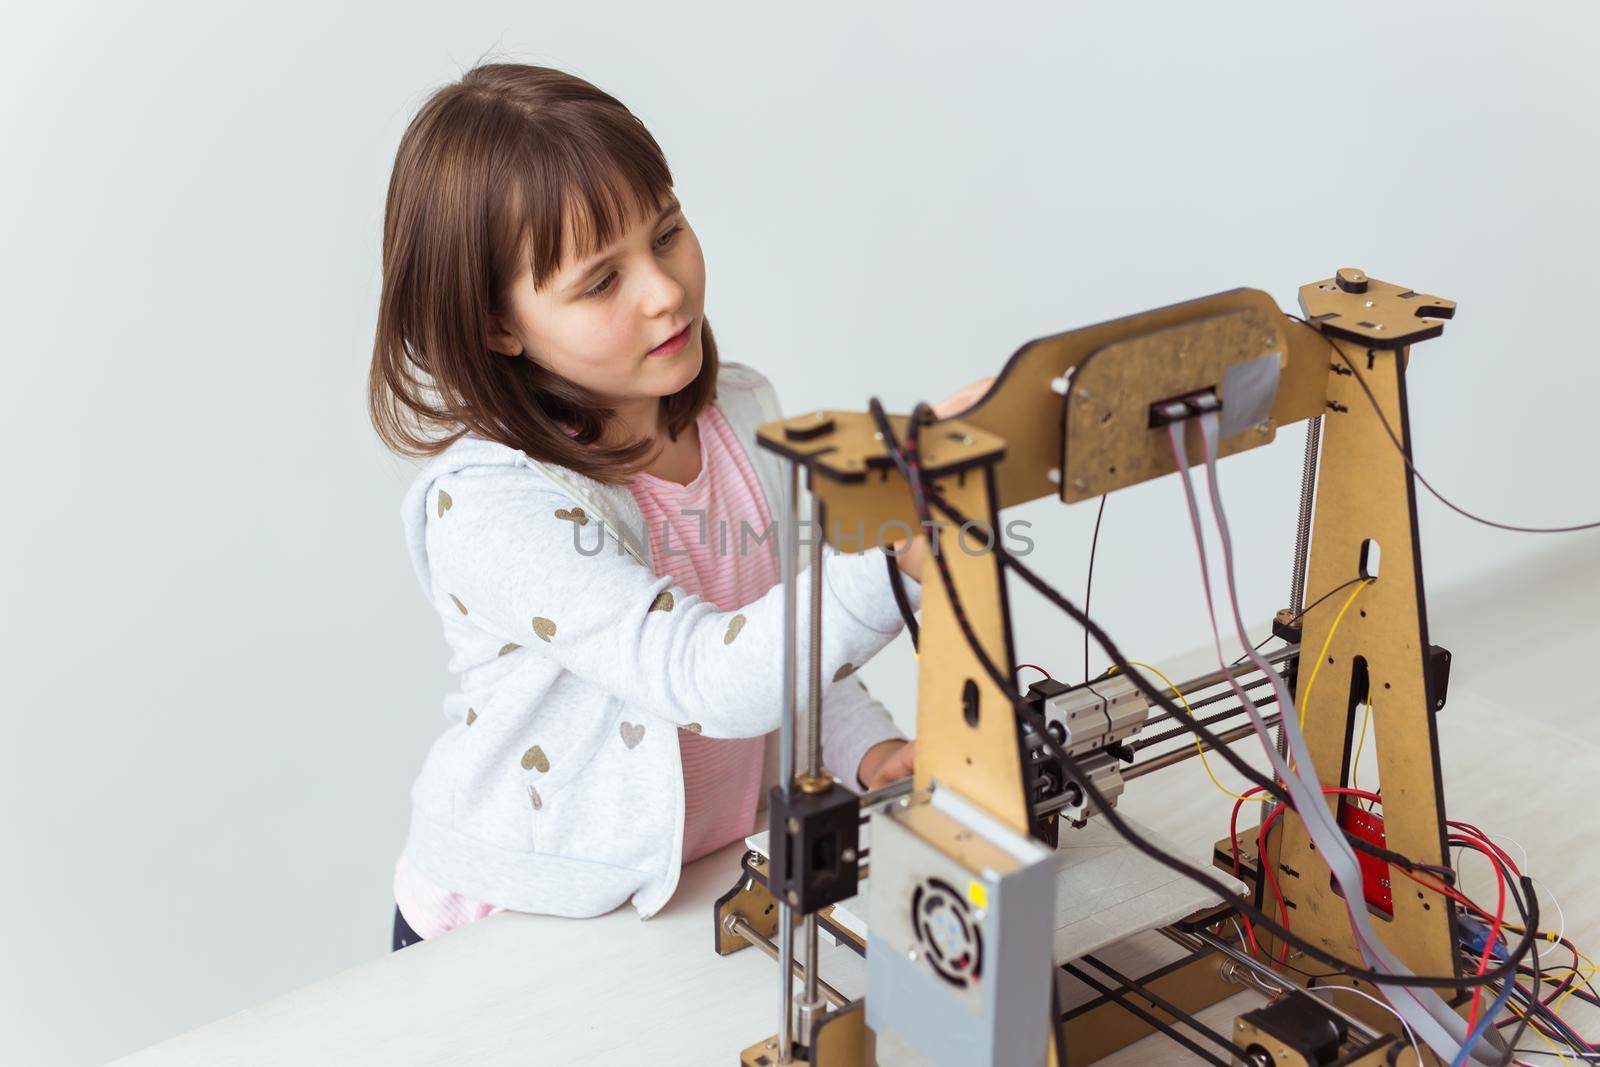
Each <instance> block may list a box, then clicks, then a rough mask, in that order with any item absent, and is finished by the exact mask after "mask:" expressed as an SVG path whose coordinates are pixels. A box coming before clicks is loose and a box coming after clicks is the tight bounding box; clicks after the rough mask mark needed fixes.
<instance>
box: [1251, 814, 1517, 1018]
mask: <svg viewBox="0 0 1600 1067" xmlns="http://www.w3.org/2000/svg"><path fill="white" fill-rule="evenodd" d="M1262 791H1263V790H1262V787H1260V786H1254V787H1252V788H1250V789H1247V790H1245V791H1244V793H1243V794H1241V797H1242V798H1248V797H1250V796H1251V795H1252V794H1255V793H1260V792H1262ZM1322 792H1323V794H1324V795H1332V796H1351V797H1357V798H1359V799H1362V800H1367V801H1370V802H1372V803H1374V804H1378V805H1381V804H1382V803H1383V798H1382V797H1381V796H1379V795H1378V794H1376V793H1369V792H1367V791H1366V790H1364V789H1341V788H1337V787H1334V786H1323V787H1322ZM1244 803H1245V801H1244V799H1240V800H1236V801H1234V804H1233V813H1232V815H1231V816H1230V817H1229V820H1228V841H1229V843H1230V845H1231V846H1232V849H1233V873H1234V876H1235V877H1237V876H1238V875H1239V830H1238V825H1239V809H1240V808H1242V807H1244ZM1284 810H1285V808H1284V806H1283V805H1281V804H1280V805H1279V806H1278V807H1277V808H1274V809H1273V811H1272V814H1270V815H1268V816H1267V818H1266V819H1265V820H1264V821H1263V822H1262V824H1261V827H1260V829H1259V830H1258V831H1257V832H1256V848H1257V851H1258V853H1259V855H1258V858H1257V862H1258V865H1259V866H1260V868H1261V871H1262V873H1263V874H1264V875H1265V876H1266V880H1267V885H1268V886H1270V887H1271V888H1272V892H1273V895H1274V896H1276V897H1277V899H1278V912H1279V915H1280V916H1281V917H1282V919H1283V927H1284V929H1285V930H1287V929H1288V928H1289V909H1288V905H1287V904H1286V902H1285V901H1284V898H1283V893H1282V891H1281V890H1280V889H1279V887H1278V880H1277V878H1276V877H1275V876H1274V875H1273V873H1272V869H1271V866H1270V865H1269V864H1268V863H1267V862H1266V852H1267V850H1266V834H1267V831H1268V830H1270V829H1271V827H1272V824H1273V823H1274V822H1275V821H1277V818H1278V816H1279V815H1281V814H1283V812H1284ZM1449 825H1450V826H1452V827H1455V828H1456V829H1458V830H1460V831H1462V832H1463V833H1465V834H1471V835H1473V837H1475V838H1477V840H1472V839H1469V838H1466V837H1462V838H1457V839H1452V841H1453V842H1455V843H1459V844H1462V845H1465V846H1467V847H1469V848H1474V849H1477V850H1478V851H1479V852H1482V853H1484V854H1485V855H1487V856H1489V858H1490V860H1491V862H1492V863H1493V864H1494V869H1495V873H1496V875H1498V877H1499V884H1498V890H1499V904H1498V907H1497V909H1496V914H1494V915H1490V914H1489V913H1488V912H1486V911H1484V910H1483V908H1481V907H1479V906H1478V905H1477V904H1476V903H1474V902H1473V901H1472V900H1470V899H1468V898H1467V897H1466V896H1465V895H1464V894H1462V893H1461V892H1459V891H1458V890H1456V889H1455V888H1453V887H1452V886H1448V885H1445V884H1444V883H1442V882H1439V881H1437V880H1436V879H1433V878H1429V877H1426V876H1424V875H1421V874H1418V873H1417V872H1415V871H1408V870H1406V869H1405V868H1400V873H1401V874H1404V875H1405V876H1406V877H1407V878H1410V879H1411V880H1412V881H1414V882H1416V883H1417V884H1418V885H1421V886H1424V887H1426V888H1428V889H1432V890H1433V891H1434V892H1436V893H1439V894H1441V895H1443V896H1445V897H1447V898H1449V899H1451V900H1453V901H1455V902H1457V903H1459V904H1461V905H1463V906H1465V907H1468V908H1471V909H1472V910H1473V911H1475V912H1477V913H1478V914H1479V915H1481V916H1482V917H1483V918H1485V919H1487V920H1489V921H1490V923H1491V924H1492V926H1491V931H1490V935H1489V940H1488V942H1487V943H1486V944H1485V946H1484V956H1483V959H1482V960H1481V961H1480V963H1479V966H1478V973H1479V974H1483V973H1484V971H1485V970H1487V968H1488V961H1489V954H1490V953H1491V952H1492V950H1493V948H1494V945H1495V943H1496V942H1497V941H1498V940H1499V936H1500V930H1501V927H1502V925H1503V924H1504V920H1505V903H1506V900H1505V896H1506V874H1505V869H1504V868H1503V867H1502V866H1501V864H1502V863H1503V864H1504V865H1505V867H1506V868H1510V869H1511V870H1512V871H1513V872H1517V866H1516V864H1515V863H1513V862H1511V858H1510V857H1509V856H1507V855H1505V853H1504V850H1502V849H1500V848H1499V847H1497V846H1496V845H1495V844H1494V843H1493V842H1492V841H1490V840H1489V839H1488V837H1487V835H1485V834H1484V833H1483V831H1482V830H1479V829H1478V828H1477V827H1475V826H1473V825H1472V824H1470V823H1464V822H1454V821H1452V822H1450V823H1449ZM1517 873H1520V872H1517ZM1346 903H1347V904H1348V901H1347V902H1346ZM1245 930H1246V932H1247V934H1248V936H1249V939H1250V947H1251V951H1252V954H1253V955H1254V954H1256V953H1257V952H1258V950H1257V946H1256V941H1255V930H1254V928H1253V927H1252V926H1251V924H1250V921H1249V919H1248V918H1246V919H1245ZM1288 957H1289V946H1288V944H1287V943H1285V944H1284V946H1283V952H1282V954H1281V955H1280V956H1279V959H1278V962H1279V964H1280V965H1282V964H1284V963H1287V962H1288ZM1482 991H1483V987H1482V986H1477V987H1475V988H1474V989H1473V1010H1474V1016H1475V1015H1476V1009H1477V1004H1478V1001H1479V999H1480V997H1481V995H1482ZM1468 1025H1469V1026H1470V1025H1471V1023H1469V1024H1468Z"/></svg>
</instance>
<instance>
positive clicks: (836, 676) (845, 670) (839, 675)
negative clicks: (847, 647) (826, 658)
mask: <svg viewBox="0 0 1600 1067" xmlns="http://www.w3.org/2000/svg"><path fill="white" fill-rule="evenodd" d="M855 672H856V665H855V664H854V663H846V664H845V665H844V666H843V667H840V668H839V669H838V670H836V671H834V672H833V680H834V681H836V682H840V681H843V680H844V679H846V678H848V677H850V676H851V675H852V674H854V673H855Z"/></svg>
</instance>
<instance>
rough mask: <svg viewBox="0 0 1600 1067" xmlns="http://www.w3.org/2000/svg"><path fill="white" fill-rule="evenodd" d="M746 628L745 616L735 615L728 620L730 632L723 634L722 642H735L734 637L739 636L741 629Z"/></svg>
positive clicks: (726, 643)
mask: <svg viewBox="0 0 1600 1067" xmlns="http://www.w3.org/2000/svg"><path fill="white" fill-rule="evenodd" d="M743 629H744V616H743V615H735V616H734V617H733V618H731V619H729V620H728V632H727V633H725V634H723V635H722V643H723V644H725V645H731V644H733V639H734V638H735V637H738V636H739V631H740V630H743Z"/></svg>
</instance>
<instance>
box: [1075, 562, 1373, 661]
mask: <svg viewBox="0 0 1600 1067" xmlns="http://www.w3.org/2000/svg"><path fill="white" fill-rule="evenodd" d="M1366 580H1367V579H1366V578H1364V577H1362V576H1361V575H1359V574H1358V575H1356V576H1355V577H1354V578H1352V579H1350V580H1349V581H1348V582H1340V583H1339V584H1338V585H1336V586H1334V587H1333V588H1332V589H1330V590H1328V591H1327V592H1326V593H1323V594H1322V595H1321V596H1319V597H1317V599H1315V600H1313V601H1312V602H1311V603H1309V604H1307V605H1306V606H1305V607H1303V608H1301V609H1300V610H1299V611H1297V612H1295V613H1294V614H1293V615H1292V616H1290V617H1289V625H1290V626H1293V625H1294V624H1295V623H1297V622H1299V621H1300V620H1301V619H1303V618H1305V617H1306V615H1307V614H1308V613H1309V612H1310V611H1311V609H1312V608H1314V607H1316V606H1317V605H1318V604H1320V603H1322V602H1323V601H1324V600H1327V599H1328V598H1329V597H1331V596H1332V595H1333V594H1335V593H1337V592H1338V591H1339V590H1341V589H1349V588H1350V587H1351V586H1352V585H1355V584H1356V583H1357V582H1364V581H1366ZM1372 580H1373V581H1374V582H1376V581H1377V580H1378V579H1376V578H1374V579H1372ZM1084 610H1085V611H1087V610H1088V609H1087V608H1085V609H1084ZM1276 636H1277V635H1276V634H1268V635H1267V636H1265V637H1263V638H1262V639H1261V640H1260V641H1259V642H1258V643H1257V644H1256V647H1255V648H1253V649H1251V650H1250V651H1251V652H1259V651H1261V646H1262V645H1264V644H1266V643H1267V642H1268V641H1271V640H1272V639H1273V638H1274V637H1276ZM1248 655H1249V653H1248V652H1247V653H1245V655H1244V656H1240V657H1239V658H1238V659H1236V660H1234V661H1233V662H1232V663H1230V664H1229V665H1228V666H1230V667H1237V666H1238V665H1239V664H1240V663H1243V662H1244V660H1245V657H1246V656H1248Z"/></svg>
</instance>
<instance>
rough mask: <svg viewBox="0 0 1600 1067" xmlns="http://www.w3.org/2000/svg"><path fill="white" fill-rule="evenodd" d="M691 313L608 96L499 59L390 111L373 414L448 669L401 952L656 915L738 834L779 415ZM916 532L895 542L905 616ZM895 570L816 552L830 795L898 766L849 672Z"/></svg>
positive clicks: (758, 783)
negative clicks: (490, 920)
mask: <svg viewBox="0 0 1600 1067" xmlns="http://www.w3.org/2000/svg"><path fill="white" fill-rule="evenodd" d="M704 310H705V264H704V260H703V258H702V256H701V250H700V246H699V244H698V242H697V240H696V237H695V234H694V231H693V230H692V229H691V228H690V226H689V222H688V219H687V217H686V216H685V214H684V210H683V207H682V205H681V203H680V202H679V200H678V199H677V197H676V195H675V194H674V192H673V182H672V176H671V173H670V171H669V170H668V168H667V163H666V160H665V158H664V157H663V155H662V153H661V150H660V148H659V147H658V146H657V144H656V142H655V140H654V139H653V138H652V137H651V136H650V134H649V133H648V132H647V131H646V130H645V128H644V126H643V125H642V124H641V123H640V122H639V121H638V119H637V118H635V117H634V116H633V115H632V114H631V113H630V112H629V111H628V110H627V109H626V108H625V107H623V106H622V104H620V103H619V102H617V101H616V100H615V99H613V98H612V97H610V96H608V95H607V94H605V93H604V92H601V91H600V90H599V89H597V88H595V87H594V86H593V85H590V84H589V83H588V82H585V81H582V80H581V79H578V78H575V77H572V76H570V75H567V74H564V73H561V72H559V71H555V70H550V69H546V68H541V67H530V66H520V65H509V64H496V65H488V66H480V67H478V68H476V69H474V70H472V71H470V72H468V73H467V74H466V76H464V77H463V78H462V79H461V80H460V81H459V82H457V83H455V84H453V85H449V86H447V87H445V88H443V89H441V90H439V91H438V92H437V93H435V94H434V95H433V96H432V97H431V98H430V99H429V100H428V101H427V103H426V104H424V106H423V107H422V109H421V111H420V112H419V113H418V114H417V116H416V118H415V119H414V120H413V121H412V123H411V125H410V127H409V128H408V129H407V131H406V133H405V136H404V137H403V138H402V140H401V143H400V147H399V151H398V153H397V158H396V161H395V167H394V172H393V175H392V177H391V179H390V184H389V192H388V200H387V204H386V210H385V218H384V238H383V295H382V299H381V305H380V310H379V318H378V327H377V338H376V343H375V345H374V350H373V363H372V371H371V378H370V408H371V414H372V418H373V422H374V425H375V426H376V427H377V430H378V433H379V435H380V436H381V437H382V439H383V440H384V441H385V443H386V444H388V445H389V446H390V447H391V448H392V449H394V450H395V451H397V452H399V453H401V454H404V455H410V456H426V457H431V458H430V460H429V462H427V464H426V465H425V466H424V467H423V469H422V471H421V473H420V474H419V475H418V476H417V478H416V481H415V482H414V484H413V485H412V487H411V489H410V491H409V492H408V493H407V495H406V497H405V502H404V505H403V508H402V515H403V520H404V525H405V532H406V540H407V545H408V547H409V549H410V552H411V558H412V562H413V565H414V567H415V570H416V574H417V578H418V580H419V581H420V583H421V585H422V589H423V592H424V593H425V594H426V596H427V597H428V599H429V601H430V603H432V605H433V607H434V609H435V610H436V611H437V612H438V613H439V617H440V619H441V620H442V622H443V625H444V634H445V639H446V641H447V642H448V643H449V646H450V650H451V654H452V655H451V659H450V663H449V667H450V670H451V671H452V672H454V673H455V674H456V675H457V677H458V680H459V684H458V688H457V689H456V690H455V691H454V692H452V693H451V694H450V695H449V696H447V697H446V698H445V701H444V714H445V719H446V721H447V723H448V725H447V727H446V729H445V731H444V733H443V735H442V736H440V737H439V739H438V740H437V741H436V742H435V743H434V745H433V747H432V748H431V750H430V751H429V752H428V756H427V759H426V761H425V762H424V764H423V767H422V771H421V773H420V775H419V776H418V778H417V780H416V783H415V784H414V785H413V787H412V790H411V797H412V819H411V829H410V833H409V835H408V837H407V840H406V844H405V849H404V851H403V853H402V855H401V856H400V859H399V862H398V864H397V866H396V869H395V881H394V892H395V899H396V912H395V947H396V948H400V947H402V946H403V945H405V944H409V943H411V942H412V941H415V940H417V939H419V938H430V937H436V936H438V935H439V934H442V933H445V932H446V931H448V930H450V929H452V928H454V927H456V926H459V925H461V924H463V923H466V922H470V921H472V920H475V919H479V918H483V917H484V916H487V915H490V914H492V913H494V912H496V911H500V910H503V909H513V910H517V911H526V912H542V913H548V914H555V915H566V916H590V915H598V914H601V913H603V912H607V911H610V910H611V909H613V908H615V907H617V906H618V905H619V904H621V903H622V902H624V901H626V900H629V899H630V898H631V899H632V901H633V903H634V905H635V907H636V908H637V909H638V911H639V913H640V915H641V916H643V917H646V918H648V917H649V916H651V915H653V914H654V913H655V912H656V911H657V910H659V909H660V908H661V907H662V906H663V905H664V904H666V902H667V900H668V899H669V898H670V897H671V895H672V892H673V890H674V888H675V887H676V885H677V881H678V873H679V869H680V868H681V866H682V864H684V863H687V862H689V861H690V860H693V859H695V858H697V857H699V856H702V855H705V854H706V853H709V852H711V851H714V850H716V849H718V848H721V847H722V846H724V845H726V844H728V843H730V842H732V841H736V840H738V839H740V838H742V837H743V836H745V835H746V834H747V833H749V832H751V831H752V829H754V828H755V826H756V812H757V806H758V800H759V799H760V798H761V797H762V796H764V795H765V790H766V788H767V787H768V786H770V785H771V784H772V782H773V781H774V772H775V769H776V759H775V746H774V745H772V744H770V743H769V741H770V740H771V736H772V735H773V732H774V731H775V729H776V728H777V726H778V724H779V720H780V717H781V712H782V708H783V699H782V693H781V690H782V682H781V671H780V670H779V668H778V665H779V663H780V662H781V639H782V634H783V619H782V608H783V596H782V589H781V588H780V587H778V576H779V570H778V567H779V564H778V557H777V541H778V532H777V530H776V528H775V527H774V526H773V525H772V524H773V523H774V521H775V520H776V518H777V517H778V515H779V512H780V508H781V499H782V497H781V494H782V493H783V492H784V491H785V487H786V485H787V478H786V475H785V473H784V470H783V468H782V467H781V466H780V464H779V462H778V460H777V458H776V457H775V456H773V454H772V453H770V452H768V451H766V450H764V449H760V448H758V447H756V445H755V427H756V426H757V425H758V424H760V423H762V422H765V421H769V420H772V419H776V418H779V417H781V416H780V413H779V409H778V406H777V402H776V399H775V397H774V395H773V391H772V387H771V385H770V383H769V382H768V381H767V380H766V379H765V378H764V377H763V376H761V375H760V374H758V373H756V372H754V371H752V370H751V369H749V368H748V367H745V366H742V365H740V364H736V363H723V362H721V361H719V359H718V356H717V346H716V343H715V341H714V340H713V338H712V333H711V326H710V324H709V323H708V322H707V321H706V318H705V313H704ZM978 384H979V385H980V386H981V385H982V384H984V383H978ZM974 391H975V390H974V387H969V388H968V389H967V390H963V392H962V393H959V394H957V396H956V397H953V398H951V400H950V401H947V402H946V404H944V405H941V406H940V408H941V409H948V408H950V407H952V406H958V405H959V406H964V405H962V401H964V400H967V399H971V398H972V396H973V394H974ZM944 413H948V410H945V411H944ZM922 553H923V548H922V539H921V538H918V539H917V540H916V541H915V542H913V547H912V549H911V550H910V551H907V552H904V553H898V552H897V553H896V560H895V562H896V563H898V565H899V566H900V568H901V569H902V570H903V571H905V572H906V576H907V580H906V582H905V586H906V595H907V599H908V600H909V602H910V604H911V606H912V608H913V609H915V607H916V606H917V604H918V602H919V600H920V592H921V586H920V585H919V584H918V581H917V579H918V578H919V576H920V567H921V556H922ZM888 566H889V564H888V562H887V561H886V560H885V556H884V551H883V550H882V549H872V550H869V551H867V552H864V553H860V554H856V555H840V554H837V553H830V554H829V555H828V557H827V560H826V562H825V565H824V574H823V577H824V597H823V607H822V615H823V634H824V638H823V648H822V666H823V678H824V680H825V684H826V685H827V688H826V690H825V692H824V708H825V714H824V717H823V723H824V733H823V753H824V762H825V764H826V765H827V767H829V768H830V769H831V770H832V771H833V773H834V775H835V777H837V778H838V779H840V780H841V781H842V782H844V783H845V784H847V785H848V786H850V787H853V788H873V787H876V786H878V785H880V784H883V783H885V782H887V781H890V780H893V779H894V778H898V777H903V776H905V775H907V774H909V773H910V771H911V759H912V751H913V747H912V745H911V744H909V743H908V742H907V741H906V740H905V739H904V737H902V736H901V734H900V733H899V732H898V731H897V730H896V729H895V727H894V724H893V723H892V722H891V721H890V718H889V715H888V714H887V712H886V711H885V709H884V708H883V706H882V705H881V704H879V703H878V702H877V701H875V700H873V699H872V697H871V696H869V695H868V693H867V691H866V689H865V688H864V687H863V686H862V685H861V683H860V681H859V680H858V679H856V678H855V677H853V674H852V672H853V671H854V670H855V668H856V667H857V666H859V665H861V664H862V663H865V662H866V661H867V660H868V659H870V658H871V657H872V656H873V655H874V654H875V653H877V652H878V650H879V649H881V648H883V647H884V646H885V645H886V644H888V643H889V641H890V640H892V639H893V638H894V636H895V635H896V634H897V633H898V632H899V630H900V627H901V626H902V618H901V615H900V613H899V609H898V608H897V606H896V603H895V600H894V597H893V594H892V589H891V585H890V581H889V575H888ZM805 588H806V585H805V579H802V581H801V584H800V590H801V593H802V595H800V596H799V597H797V600H798V609H797V614H798V633H799V635H800V640H801V647H800V649H799V660H798V662H799V663H801V664H805V663H806V662H807V657H808V655H809V651H808V645H809V640H808V631H809V615H810V608H809V597H808V596H806V595H804V590H805ZM800 688H801V695H802V699H803V694H804V682H803V680H802V683H801V687H800Z"/></svg>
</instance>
